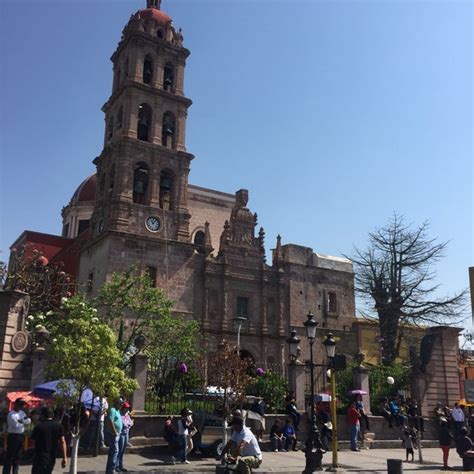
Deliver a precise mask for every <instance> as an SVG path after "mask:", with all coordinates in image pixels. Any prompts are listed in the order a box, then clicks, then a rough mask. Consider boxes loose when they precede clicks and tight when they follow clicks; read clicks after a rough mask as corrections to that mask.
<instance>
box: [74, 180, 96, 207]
mask: <svg viewBox="0 0 474 474" xmlns="http://www.w3.org/2000/svg"><path fill="white" fill-rule="evenodd" d="M96 190H97V174H95V173H94V174H92V175H91V176H89V177H88V178H86V179H85V180H84V181H83V182H82V183H81V184H80V185H79V186H78V188H77V189H76V191H75V192H74V194H73V195H72V198H71V202H70V204H78V203H81V202H87V201H94V200H95V192H96Z"/></svg>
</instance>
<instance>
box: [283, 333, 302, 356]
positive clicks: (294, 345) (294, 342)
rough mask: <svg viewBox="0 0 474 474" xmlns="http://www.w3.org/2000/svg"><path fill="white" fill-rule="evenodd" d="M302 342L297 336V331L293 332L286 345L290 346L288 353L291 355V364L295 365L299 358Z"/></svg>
mask: <svg viewBox="0 0 474 474" xmlns="http://www.w3.org/2000/svg"><path fill="white" fill-rule="evenodd" d="M300 342H301V339H300V338H299V337H298V336H297V335H296V330H295V329H293V331H291V336H290V337H288V338H286V343H287V344H288V352H289V354H290V363H292V364H294V363H295V362H296V358H297V357H298V344H299V343H300Z"/></svg>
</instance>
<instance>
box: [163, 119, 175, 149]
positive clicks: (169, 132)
mask: <svg viewBox="0 0 474 474" xmlns="http://www.w3.org/2000/svg"><path fill="white" fill-rule="evenodd" d="M175 129H176V121H175V118H174V115H173V114H172V113H171V112H166V113H165V114H164V115H163V122H162V127H161V144H162V145H163V146H165V147H167V148H174V147H175Z"/></svg>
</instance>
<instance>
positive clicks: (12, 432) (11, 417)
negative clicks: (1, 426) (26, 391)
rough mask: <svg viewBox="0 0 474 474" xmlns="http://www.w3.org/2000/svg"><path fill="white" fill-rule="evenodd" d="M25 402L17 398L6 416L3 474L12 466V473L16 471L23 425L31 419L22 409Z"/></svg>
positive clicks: (21, 442) (6, 473) (7, 473)
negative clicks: (5, 447) (5, 448)
mask: <svg viewBox="0 0 474 474" xmlns="http://www.w3.org/2000/svg"><path fill="white" fill-rule="evenodd" d="M25 406H26V402H25V400H23V398H17V399H16V400H15V404H14V405H13V409H12V411H11V412H10V413H9V414H8V416H7V433H8V437H7V450H6V453H5V461H4V463H3V474H10V471H11V469H12V468H13V474H17V473H18V458H19V454H20V450H21V447H22V445H23V437H24V433H25V425H29V424H30V423H31V420H30V419H29V418H28V416H27V415H26V413H25V412H24V411H23V408H25Z"/></svg>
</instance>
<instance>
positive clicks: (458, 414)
mask: <svg viewBox="0 0 474 474" xmlns="http://www.w3.org/2000/svg"><path fill="white" fill-rule="evenodd" d="M451 416H452V417H453V421H454V433H455V435H456V436H457V435H459V433H461V428H462V427H463V426H464V424H465V423H466V416H465V415H464V410H463V407H462V406H459V404H458V403H455V404H454V408H453V410H452V412H451Z"/></svg>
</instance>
